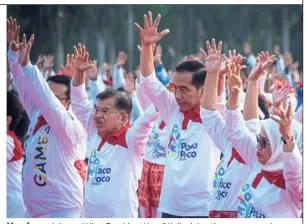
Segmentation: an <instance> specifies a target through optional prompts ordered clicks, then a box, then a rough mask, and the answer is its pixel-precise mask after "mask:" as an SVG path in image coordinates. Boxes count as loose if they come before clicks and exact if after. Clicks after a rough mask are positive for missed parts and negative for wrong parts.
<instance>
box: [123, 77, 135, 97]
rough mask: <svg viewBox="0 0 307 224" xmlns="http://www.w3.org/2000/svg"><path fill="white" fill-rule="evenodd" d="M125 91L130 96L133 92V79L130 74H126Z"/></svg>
mask: <svg viewBox="0 0 307 224" xmlns="http://www.w3.org/2000/svg"><path fill="white" fill-rule="evenodd" d="M124 89H125V91H126V92H127V93H128V94H132V93H133V91H134V90H135V83H134V77H133V75H132V74H128V75H127V77H126V85H125V86H124Z"/></svg>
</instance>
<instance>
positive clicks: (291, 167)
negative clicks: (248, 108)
mask: <svg viewBox="0 0 307 224" xmlns="http://www.w3.org/2000/svg"><path fill="white" fill-rule="evenodd" d="M225 121H226V132H227V136H228V138H229V140H230V141H231V143H232V144H233V145H234V147H235V148H236V149H237V151H238V153H239V154H240V156H241V157H242V158H243V159H244V160H245V162H246V163H247V165H248V166H249V167H251V169H252V172H251V174H250V176H249V178H248V179H247V180H246V182H245V183H244V184H243V186H242V189H241V193H240V196H239V200H240V203H239V206H238V217H241V218H264V217H265V218H297V217H300V216H301V213H302V190H303V187H302V157H301V155H300V152H299V150H298V147H297V145H296V144H295V148H294V150H293V152H291V153H285V152H281V154H282V158H283V166H284V169H283V170H281V171H277V172H268V171H264V170H262V167H261V165H260V163H259V162H258V161H257V157H256V152H257V148H256V145H257V141H256V136H255V135H251V133H249V131H248V129H247V128H246V126H245V124H244V121H243V117H242V114H241V112H240V111H239V110H238V109H237V110H227V109H226V110H225ZM238 175H240V174H239V173H238Z"/></svg>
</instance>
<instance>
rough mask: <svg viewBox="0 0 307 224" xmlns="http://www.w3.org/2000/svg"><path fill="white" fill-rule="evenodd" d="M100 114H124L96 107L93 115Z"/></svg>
mask: <svg viewBox="0 0 307 224" xmlns="http://www.w3.org/2000/svg"><path fill="white" fill-rule="evenodd" d="M98 113H102V115H104V116H105V115H106V116H108V115H110V114H116V113H121V114H124V113H123V112H119V111H111V110H109V109H107V108H99V107H94V109H93V114H98Z"/></svg>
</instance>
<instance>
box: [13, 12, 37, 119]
mask: <svg viewBox="0 0 307 224" xmlns="http://www.w3.org/2000/svg"><path fill="white" fill-rule="evenodd" d="M7 24H8V35H7V41H8V44H9V51H8V61H9V66H10V70H11V73H12V76H13V81H14V84H15V86H16V89H17V91H18V95H19V99H20V101H21V103H22V104H23V107H24V108H25V110H26V112H27V114H28V116H29V117H31V116H32V114H33V112H34V111H35V109H36V106H35V103H34V102H33V100H32V99H31V97H30V95H29V93H28V91H27V89H26V85H25V83H26V82H25V77H24V74H23V71H22V67H21V65H20V64H19V62H18V57H19V48H20V47H21V43H19V30H20V27H19V26H17V22H16V19H14V20H13V19H12V18H11V17H10V18H9V19H8V20H7Z"/></svg>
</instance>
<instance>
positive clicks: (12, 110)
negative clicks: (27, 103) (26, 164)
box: [7, 90, 30, 143]
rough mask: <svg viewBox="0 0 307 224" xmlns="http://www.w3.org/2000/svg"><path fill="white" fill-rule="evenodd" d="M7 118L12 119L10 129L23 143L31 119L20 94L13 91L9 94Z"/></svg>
mask: <svg viewBox="0 0 307 224" xmlns="http://www.w3.org/2000/svg"><path fill="white" fill-rule="evenodd" d="M7 116H11V117H12V122H11V124H10V126H9V127H8V129H9V130H10V131H14V133H15V134H16V136H17V137H18V139H19V140H20V141H21V143H23V142H24V140H25V136H26V133H27V131H28V127H29V125H30V119H29V117H28V115H27V113H26V111H25V110H24V108H23V106H22V104H21V102H20V100H19V97H18V94H17V93H16V92H14V91H12V90H11V91H8V92H7Z"/></svg>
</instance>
